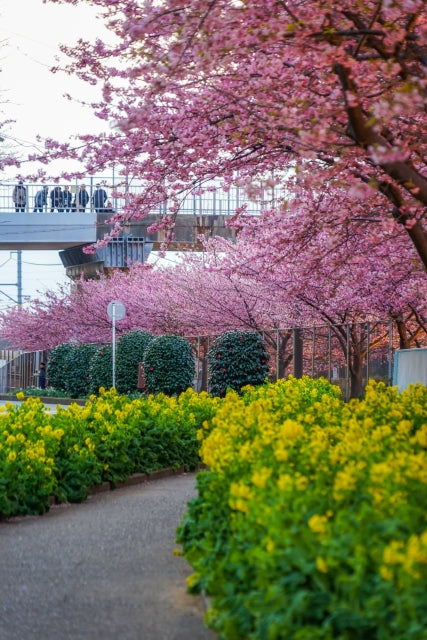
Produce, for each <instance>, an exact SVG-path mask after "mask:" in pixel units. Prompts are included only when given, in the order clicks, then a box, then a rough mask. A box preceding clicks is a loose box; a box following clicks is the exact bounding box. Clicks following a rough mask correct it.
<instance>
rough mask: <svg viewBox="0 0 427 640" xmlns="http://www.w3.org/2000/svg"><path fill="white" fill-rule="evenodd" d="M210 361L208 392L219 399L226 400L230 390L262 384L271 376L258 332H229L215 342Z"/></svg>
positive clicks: (210, 351)
mask: <svg viewBox="0 0 427 640" xmlns="http://www.w3.org/2000/svg"><path fill="white" fill-rule="evenodd" d="M207 358H208V371H209V389H210V392H211V393H212V394H213V395H216V396H221V397H222V396H224V395H225V393H226V391H227V389H234V390H235V391H240V390H241V389H242V387H245V386H246V385H253V386H256V385H259V384H262V383H263V382H264V381H265V379H266V377H267V376H268V372H269V367H268V360H269V355H268V353H267V350H266V348H265V345H264V343H263V341H262V339H261V336H260V335H259V333H256V332H255V331H240V330H236V331H226V332H225V333H223V334H222V335H220V336H219V337H218V338H217V339H216V340H215V341H214V343H213V345H212V347H211V349H210V350H209V352H208V355H207Z"/></svg>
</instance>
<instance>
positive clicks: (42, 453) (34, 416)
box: [0, 394, 61, 516]
mask: <svg viewBox="0 0 427 640" xmlns="http://www.w3.org/2000/svg"><path fill="white" fill-rule="evenodd" d="M18 397H19V398H21V397H22V394H18ZM2 409H3V411H2V413H1V414H0V515H3V516H13V515H26V514H31V513H44V512H45V511H47V510H48V509H49V496H50V495H52V494H53V493H54V491H55V490H56V478H55V475H54V473H53V466H54V458H55V456H56V454H57V452H58V448H59V439H60V437H61V434H60V433H58V432H55V430H53V429H52V428H51V425H50V420H49V416H48V415H47V414H46V413H45V412H44V407H43V404H42V403H41V402H40V400H39V399H38V398H30V399H29V400H27V402H25V403H24V404H23V405H22V406H16V405H12V404H11V403H10V402H6V405H5V407H2Z"/></svg>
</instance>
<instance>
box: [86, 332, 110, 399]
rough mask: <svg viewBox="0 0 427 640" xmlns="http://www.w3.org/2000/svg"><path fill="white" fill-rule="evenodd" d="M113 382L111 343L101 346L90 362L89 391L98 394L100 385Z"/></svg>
mask: <svg viewBox="0 0 427 640" xmlns="http://www.w3.org/2000/svg"><path fill="white" fill-rule="evenodd" d="M112 384H113V349H112V346H111V345H110V344H107V345H104V346H102V347H99V349H98V350H97V351H95V353H94V354H93V356H92V358H91V360H90V364H89V385H88V388H89V392H90V393H96V394H98V392H99V389H100V387H103V388H105V389H109V388H110V387H111V386H112Z"/></svg>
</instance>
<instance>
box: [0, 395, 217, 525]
mask: <svg viewBox="0 0 427 640" xmlns="http://www.w3.org/2000/svg"><path fill="white" fill-rule="evenodd" d="M19 397H20V399H22V396H19ZM216 402H217V400H215V399H211V398H210V397H209V396H208V395H207V394H196V393H194V392H193V391H192V390H191V389H189V390H188V391H186V392H185V393H183V394H181V395H180V396H179V397H178V398H173V397H168V396H165V395H162V394H159V395H157V396H149V397H148V398H147V399H144V398H140V399H137V400H130V399H129V398H128V397H126V396H120V395H117V393H116V392H114V391H108V392H105V391H104V392H103V393H101V396H100V397H95V396H91V398H90V400H89V401H88V402H86V404H85V405H84V406H79V405H77V404H71V405H70V406H69V407H67V408H62V407H57V411H56V413H55V414H53V415H50V414H49V413H47V412H46V411H45V408H44V405H43V404H42V403H41V401H40V399H39V398H29V399H28V400H26V401H25V402H23V403H22V404H21V405H18V406H16V405H12V404H11V403H6V405H5V406H4V407H1V408H0V411H1V413H0V515H1V516H3V517H4V516H11V515H21V514H35V513H43V512H45V511H47V510H48V508H49V502H50V499H51V497H52V496H54V498H55V499H56V501H58V502H66V501H71V502H76V501H77V502H79V501H82V500H84V499H85V498H86V496H87V494H88V489H89V488H90V487H91V486H93V485H97V484H101V483H103V482H105V481H108V482H110V483H111V485H112V486H115V484H116V483H118V482H123V481H124V480H126V478H127V477H129V476H130V475H132V474H134V473H150V472H152V471H154V470H156V469H162V468H165V467H172V468H175V469H176V468H178V467H184V468H185V469H194V468H195V467H196V466H197V464H198V462H199V457H198V447H199V443H198V440H197V429H198V428H200V426H201V425H202V423H203V421H204V420H206V419H207V418H209V417H211V416H212V411H213V407H214V406H215V404H216Z"/></svg>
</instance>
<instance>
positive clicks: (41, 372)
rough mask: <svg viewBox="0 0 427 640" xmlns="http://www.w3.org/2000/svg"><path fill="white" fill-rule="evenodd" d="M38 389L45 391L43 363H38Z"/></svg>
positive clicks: (44, 366)
mask: <svg viewBox="0 0 427 640" xmlns="http://www.w3.org/2000/svg"><path fill="white" fill-rule="evenodd" d="M39 387H40V389H46V365H45V363H44V362H40V369H39Z"/></svg>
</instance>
